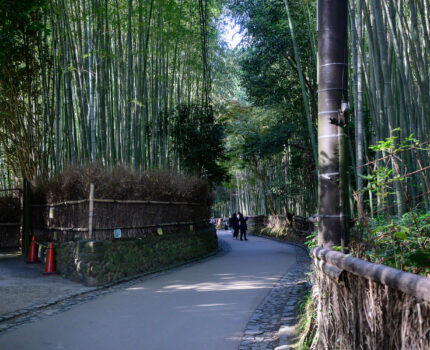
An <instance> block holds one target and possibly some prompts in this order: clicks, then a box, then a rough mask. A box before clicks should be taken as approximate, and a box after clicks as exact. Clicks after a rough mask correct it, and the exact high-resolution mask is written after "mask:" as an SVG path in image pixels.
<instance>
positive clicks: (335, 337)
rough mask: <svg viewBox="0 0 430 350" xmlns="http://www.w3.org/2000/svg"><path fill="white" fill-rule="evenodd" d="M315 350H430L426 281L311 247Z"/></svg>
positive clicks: (429, 298) (428, 284)
mask: <svg viewBox="0 0 430 350" xmlns="http://www.w3.org/2000/svg"><path fill="white" fill-rule="evenodd" d="M311 255H312V256H313V259H314V268H315V277H316V285H317V288H318V292H317V295H318V305H317V307H316V308H317V310H318V327H319V341H320V344H319V345H320V348H321V349H384V350H390V349H396V350H397V349H399V350H400V349H402V350H406V349H411V350H412V349H418V350H425V349H430V278H427V277H422V276H419V275H415V274H411V273H408V272H403V271H400V270H396V269H393V268H390V267H387V266H384V265H379V264H373V263H369V262H366V261H364V260H361V259H357V258H353V257H350V256H347V255H344V254H342V253H340V252H336V251H331V250H328V249H323V248H320V247H317V248H313V249H312V250H311Z"/></svg>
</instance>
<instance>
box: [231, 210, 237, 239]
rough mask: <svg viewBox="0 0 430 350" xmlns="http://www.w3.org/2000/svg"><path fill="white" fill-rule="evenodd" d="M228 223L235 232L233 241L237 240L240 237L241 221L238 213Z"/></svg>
mask: <svg viewBox="0 0 430 350" xmlns="http://www.w3.org/2000/svg"><path fill="white" fill-rule="evenodd" d="M228 222H229V225H230V228H231V229H232V231H233V239H237V236H239V219H238V218H237V215H236V213H233V215H232V216H231V218H230V219H229V220H228Z"/></svg>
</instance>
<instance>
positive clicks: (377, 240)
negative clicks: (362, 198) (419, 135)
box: [362, 129, 430, 273]
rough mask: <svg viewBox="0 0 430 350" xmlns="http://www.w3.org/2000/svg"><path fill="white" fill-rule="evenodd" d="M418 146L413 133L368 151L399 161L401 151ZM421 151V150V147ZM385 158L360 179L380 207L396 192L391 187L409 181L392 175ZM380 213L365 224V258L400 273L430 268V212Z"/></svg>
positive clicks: (421, 271) (411, 209)
mask: <svg viewBox="0 0 430 350" xmlns="http://www.w3.org/2000/svg"><path fill="white" fill-rule="evenodd" d="M399 131H400V129H394V130H393V132H399ZM419 144H420V143H419V141H418V140H416V139H415V138H414V137H413V134H411V135H409V136H408V137H406V138H405V139H404V140H401V141H399V140H398V137H397V136H393V135H392V136H391V137H389V138H386V139H385V140H384V141H379V142H378V143H377V144H376V145H373V146H370V147H369V148H370V149H371V150H373V151H376V152H382V154H384V155H385V154H388V155H392V157H393V158H394V159H397V161H401V158H400V155H401V152H403V151H404V150H407V149H409V148H411V147H418V149H420V147H419ZM421 149H423V148H422V147H421ZM386 159H387V161H385V160H384V161H381V162H377V163H375V166H374V167H373V174H372V175H366V176H362V178H363V179H364V180H366V181H367V186H366V187H365V188H364V189H363V192H364V191H371V192H373V193H375V194H376V196H377V197H378V198H379V201H380V207H381V208H383V207H386V206H387V205H388V204H389V203H391V201H390V199H392V195H393V194H394V193H395V192H393V191H394V186H395V185H396V184H397V183H399V184H400V182H407V181H408V176H406V175H403V176H400V175H399V174H397V173H394V172H393V166H392V164H391V160H390V159H391V158H390V157H389V158H386ZM381 163H382V165H381ZM396 172H397V171H396ZM404 186H406V184H405V185H404ZM397 200H399V198H397ZM383 212H384V214H381V215H379V216H376V217H374V218H373V220H371V221H370V223H369V224H368V225H370V228H369V229H370V233H366V234H365V241H364V244H365V245H366V246H367V247H368V249H367V251H366V253H365V255H366V257H367V258H368V259H369V260H371V261H375V262H378V263H383V264H386V265H389V266H393V267H395V268H398V269H401V270H405V271H410V272H415V273H427V269H428V268H429V267H430V251H429V250H428V243H430V237H429V234H430V212H426V211H425V210H424V209H420V208H419V207H417V208H410V210H409V211H408V212H406V213H405V214H403V215H402V216H401V217H393V216H392V215H390V212H389V210H388V209H384V210H383Z"/></svg>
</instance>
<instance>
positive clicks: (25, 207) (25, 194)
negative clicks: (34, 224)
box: [22, 178, 31, 255]
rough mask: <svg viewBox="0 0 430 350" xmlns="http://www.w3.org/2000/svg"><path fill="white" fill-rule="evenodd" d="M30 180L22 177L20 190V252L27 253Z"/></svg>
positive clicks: (29, 226) (28, 242)
mask: <svg viewBox="0 0 430 350" xmlns="http://www.w3.org/2000/svg"><path fill="white" fill-rule="evenodd" d="M30 186H31V185H30V182H29V181H28V180H27V179H26V178H24V180H23V191H22V254H23V255H27V252H28V248H29V246H30V234H31V198H30V192H31V187H30Z"/></svg>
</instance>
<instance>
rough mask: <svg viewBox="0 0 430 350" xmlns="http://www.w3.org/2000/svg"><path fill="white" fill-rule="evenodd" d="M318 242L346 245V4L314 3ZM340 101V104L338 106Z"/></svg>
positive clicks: (330, 0) (336, 0)
mask: <svg viewBox="0 0 430 350" xmlns="http://www.w3.org/2000/svg"><path fill="white" fill-rule="evenodd" d="M318 39H319V43H318V58H319V60H318V64H319V72H318V78H319V80H318V81H319V92H318V146H319V154H318V160H319V182H318V184H319V187H318V196H319V200H318V214H319V217H318V219H319V227H318V242H319V244H320V245H322V246H324V247H329V248H331V247H333V246H340V245H342V246H343V245H345V244H346V238H347V225H346V222H347V221H348V220H347V219H348V210H347V201H346V200H345V197H346V195H347V192H348V188H347V186H348V180H347V176H346V152H345V131H344V128H343V124H344V121H343V120H342V119H343V118H344V116H343V114H342V112H341V111H342V105H343V104H344V103H346V101H347V100H348V80H347V78H348V69H347V68H348V67H347V1H346V0H320V1H319V4H318ZM342 102H343V103H342Z"/></svg>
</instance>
